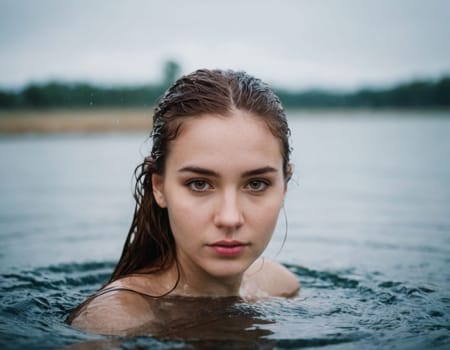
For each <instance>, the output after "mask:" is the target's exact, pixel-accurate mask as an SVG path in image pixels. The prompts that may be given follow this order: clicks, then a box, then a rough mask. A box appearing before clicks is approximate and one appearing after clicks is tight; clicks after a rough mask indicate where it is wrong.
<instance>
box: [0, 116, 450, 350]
mask: <svg viewBox="0 0 450 350" xmlns="http://www.w3.org/2000/svg"><path fill="white" fill-rule="evenodd" d="M290 125H291V128H292V131H293V137H292V140H293V143H294V148H295V151H294V154H293V162H294V164H295V175H294V177H293V181H292V182H291V184H290V188H289V193H288V196H287V199H286V203H285V211H286V215H287V218H288V223H287V242H286V244H285V245H284V247H283V248H282V250H281V252H279V250H280V248H281V245H282V241H283V238H284V232H285V230H286V224H285V222H284V220H283V217H282V216H281V217H280V223H279V225H278V227H277V229H276V232H275V234H274V239H273V241H272V243H271V245H270V246H269V248H268V251H267V253H266V256H267V257H268V258H273V259H277V260H278V261H280V262H282V263H284V264H286V266H287V267H288V268H290V269H291V270H292V271H293V272H294V273H295V274H296V275H297V276H298V278H299V279H300V281H301V282H302V291H301V293H300V295H299V297H298V298H294V299H288V300H286V299H277V298H274V299H269V300H261V301H259V302H257V303H254V304H249V303H245V302H243V301H242V300H233V299H211V300H188V299H186V300H165V301H164V303H161V304H160V306H161V307H162V308H164V307H166V308H167V310H168V311H167V312H168V314H169V310H178V311H180V312H179V314H180V315H184V317H182V316H180V318H174V319H171V320H173V321H171V322H169V323H170V325H168V329H167V331H166V333H164V334H163V333H161V334H159V335H158V336H151V335H148V334H146V333H145V330H144V332H143V333H142V334H141V335H139V336H136V337H128V338H120V337H105V336H100V335H95V334H89V333H85V332H82V331H79V330H76V329H73V328H71V327H69V326H67V325H66V324H65V323H64V319H65V318H66V317H67V314H68V313H69V312H70V310H72V309H73V308H74V307H75V306H76V305H77V304H78V303H79V302H81V301H82V300H83V299H84V298H85V297H86V296H87V295H89V294H90V293H92V292H94V291H95V290H96V289H97V288H99V287H100V286H101V285H102V284H103V283H104V282H105V281H106V280H107V279H108V278H109V275H110V273H111V271H112V269H113V267H114V264H115V261H116V260H117V258H118V257H119V254H120V251H121V247H122V244H123V241H124V238H125V235H126V232H127V229H128V225H129V222H130V220H131V215H132V212H133V203H132V198H131V185H132V183H131V173H132V170H133V168H134V166H135V165H136V164H137V163H138V162H139V160H140V159H141V157H142V154H146V153H147V152H148V149H149V146H150V145H149V143H148V142H146V133H145V132H143V133H120V134H118V133H111V134H92V135H82V134H72V135H21V136H0V159H1V162H0V178H1V182H0V193H1V196H0V237H1V238H0V239H1V246H2V248H1V251H0V273H1V280H0V288H1V294H0V306H1V313H0V348H2V349H17V348H30V349H51V348H64V347H75V348H77V347H78V348H83V347H84V348H86V347H87V346H88V347H91V348H95V347H97V348H124V349H129V348H149V349H150V348H151V349H153V348H161V349H164V348H186V347H187V348H250V349H254V348H257V349H272V348H275V349H293V348H315V347H320V348H324V349H348V348H358V349H359V348H394V347H395V348H400V349H409V348H417V349H422V348H442V349H444V348H447V347H448V346H449V345H450V294H449V292H448V290H449V289H450V273H449V271H450V215H449V213H450V162H449V155H450V114H449V113H448V112H408V113H407V112H403V113H399V112H377V113H375V112H370V111H365V112H361V111H360V112H351V113H344V112H328V113H322V114H321V113H319V112H313V113H306V112H302V113H299V114H298V115H294V113H291V117H290ZM153 302H154V301H153ZM172 306H173V308H172ZM183 310H184V311H183ZM196 310H197V312H196ZM186 315H187V316H189V317H186Z"/></svg>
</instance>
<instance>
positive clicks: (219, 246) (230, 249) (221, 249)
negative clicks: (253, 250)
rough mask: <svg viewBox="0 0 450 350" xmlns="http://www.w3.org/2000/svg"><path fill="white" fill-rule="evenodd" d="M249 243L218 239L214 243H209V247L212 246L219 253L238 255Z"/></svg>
mask: <svg viewBox="0 0 450 350" xmlns="http://www.w3.org/2000/svg"><path fill="white" fill-rule="evenodd" d="M247 245H248V243H244V242H240V241H235V240H233V241H227V240H222V241H217V242H214V243H212V244H208V247H210V248H212V249H213V250H214V251H215V252H216V253H217V254H219V255H222V256H237V255H239V254H241V253H242V251H243V250H244V248H245V247H246V246H247Z"/></svg>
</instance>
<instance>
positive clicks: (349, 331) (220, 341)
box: [0, 262, 450, 349]
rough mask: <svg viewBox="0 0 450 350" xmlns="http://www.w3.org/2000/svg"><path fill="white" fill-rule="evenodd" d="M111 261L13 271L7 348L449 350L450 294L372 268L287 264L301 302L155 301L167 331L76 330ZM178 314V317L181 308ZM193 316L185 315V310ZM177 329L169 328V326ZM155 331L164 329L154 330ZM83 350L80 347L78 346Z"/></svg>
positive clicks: (0, 324) (4, 292) (0, 329)
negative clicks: (124, 334)
mask: <svg viewBox="0 0 450 350" xmlns="http://www.w3.org/2000/svg"><path fill="white" fill-rule="evenodd" d="M113 267H114V263H112V262H90V263H84V264H62V265H55V266H48V267H40V268H36V269H32V270H23V271H19V272H15V273H9V274H4V275H2V276H1V281H0V288H1V294H0V305H1V315H0V335H1V337H0V348H1V349H16V348H28V349H44V348H45V349H48V348H63V347H66V346H69V345H71V344H85V345H86V346H92V347H95V346H97V347H101V348H123V349H128V348H129V349H136V348H143V349H145V348H148V349H154V348H156V349H169V348H170V349H172V348H225V349H226V348H228V349H236V348H239V349H246V348H249V349H254V348H259V349H272V348H277V349H295V348H303V347H320V348H321V349H323V348H333V349H336V348H348V346H350V344H352V345H351V346H354V347H364V348H370V347H375V348H379V347H388V348H392V347H400V348H402V347H408V346H410V345H412V344H422V345H424V347H425V348H426V347H431V346H433V347H441V346H442V347H443V346H445V345H448V344H450V327H449V324H450V317H449V315H450V299H449V298H448V297H446V296H443V295H442V293H440V292H439V290H436V289H432V288H429V287H425V286H421V285H411V284H410V283H408V282H405V281H392V280H386V279H383V277H384V276H383V274H381V273H380V272H376V271H375V272H373V273H372V274H369V275H365V276H358V275H357V274H356V273H355V272H354V271H352V270H347V271H318V270H313V269H307V268H304V267H301V266H296V265H287V267H288V268H289V269H290V270H291V271H292V272H294V273H295V274H296V275H297V276H298V278H299V279H300V280H301V282H302V288H303V289H302V293H301V295H300V296H299V297H297V298H293V299H283V298H272V299H267V300H261V301H259V302H256V303H254V304H248V303H245V302H243V301H242V300H237V299H236V300H233V299H227V298H224V299H221V300H220V299H219V300H218V299H210V300H205V299H203V300H200V301H199V300H198V299H189V298H179V300H177V299H174V298H172V299H166V300H164V302H163V301H162V300H153V301H152V302H153V303H155V307H156V305H157V306H158V307H160V308H162V309H164V307H166V310H164V314H165V315H167V316H166V317H169V316H170V315H172V316H170V317H172V319H170V317H169V318H168V319H167V322H162V324H163V325H166V327H165V328H164V332H161V333H160V334H159V336H149V335H147V334H148V333H147V334H140V335H139V336H135V337H130V338H126V339H122V338H115V337H112V338H111V337H104V336H101V335H95V334H89V333H85V332H82V331H79V330H77V329H73V328H71V327H69V326H68V325H66V324H65V323H64V320H65V318H66V317H67V315H68V314H69V313H70V311H71V310H72V309H73V308H74V307H75V306H76V305H78V304H79V303H80V302H81V301H83V300H84V299H85V298H86V297H87V296H88V295H89V294H91V293H93V292H94V291H95V290H96V289H98V288H99V287H100V286H101V285H102V284H104V283H105V282H106V281H107V280H108V278H109V276H110V273H111V271H112V269H113ZM174 312H175V313H174ZM183 315H184V316H183ZM167 325H170V327H167ZM152 334H155V333H152ZM79 346H81V345H79Z"/></svg>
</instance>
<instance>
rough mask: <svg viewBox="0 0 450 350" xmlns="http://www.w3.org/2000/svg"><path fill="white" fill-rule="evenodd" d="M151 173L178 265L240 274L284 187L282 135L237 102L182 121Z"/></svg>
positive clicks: (269, 225)
mask: <svg viewBox="0 0 450 350" xmlns="http://www.w3.org/2000/svg"><path fill="white" fill-rule="evenodd" d="M152 181H153V188H154V194H155V199H156V200H157V202H158V204H159V206H161V207H166V208H167V210H168V215H169V220H170V225H171V228H172V231H173V235H174V238H175V242H176V249H177V257H178V260H179V263H180V265H181V267H182V269H183V271H185V272H186V271H188V272H190V273H195V274H197V276H204V277H205V278H211V277H212V278H226V277H239V276H241V275H242V273H243V272H244V271H245V270H246V269H247V268H248V267H249V266H250V264H251V263H252V262H254V261H255V260H256V258H257V257H258V256H259V255H260V254H261V253H262V252H263V250H264V248H265V247H266V246H267V244H268V243H269V240H270V238H271V236H272V233H273V230H274V228H275V225H276V221H277V218H278V214H279V211H280V209H281V206H282V203H283V198H284V194H285V190H286V183H285V178H284V174H283V159H282V155H281V145H280V142H279V140H278V139H277V138H276V137H275V136H273V135H272V133H271V132H270V130H269V129H268V127H267V126H266V124H265V122H264V121H262V120H261V118H258V117H256V116H254V115H251V114H249V113H246V112H244V111H240V110H235V111H233V113H231V115H230V116H226V117H224V116H218V115H208V114H206V115H201V116H198V117H193V118H189V119H187V120H186V121H184V122H183V124H182V127H181V129H180V132H179V134H178V136H177V138H176V139H175V140H174V141H172V142H171V144H170V151H169V154H168V156H167V159H166V165H165V169H164V175H153V178H152Z"/></svg>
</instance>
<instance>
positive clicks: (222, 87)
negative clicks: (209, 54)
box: [109, 69, 291, 282]
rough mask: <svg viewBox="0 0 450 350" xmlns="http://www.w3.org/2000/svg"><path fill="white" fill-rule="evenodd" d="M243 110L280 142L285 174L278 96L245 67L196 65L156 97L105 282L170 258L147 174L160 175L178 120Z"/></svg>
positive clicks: (286, 152) (165, 226) (163, 214)
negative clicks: (120, 243)
mask: <svg viewBox="0 0 450 350" xmlns="http://www.w3.org/2000/svg"><path fill="white" fill-rule="evenodd" d="M234 110H242V111H246V112H248V113H250V114H252V115H254V116H255V117H258V118H261V119H262V120H263V121H265V123H266V125H267V127H268V128H269V129H270V131H271V133H272V134H273V135H274V136H275V137H276V138H277V139H278V140H279V141H280V145H281V153H282V157H283V171H284V176H285V179H286V181H288V180H289V178H290V170H289V157H290V152H291V148H290V145H289V136H290V130H289V127H288V124H287V120H286V115H285V112H284V109H283V106H282V104H281V102H280V99H279V98H278V97H277V96H276V95H275V93H274V92H273V91H272V90H271V89H270V88H269V86H268V85H267V84H265V83H263V82H262V81H261V80H260V79H257V78H255V77H253V76H251V75H249V74H247V73H245V72H236V71H232V70H207V69H200V70H197V71H195V72H193V73H191V74H189V75H186V76H183V77H181V78H180V79H179V80H177V81H176V82H175V83H174V84H173V85H172V86H171V87H170V88H169V89H168V90H167V91H166V93H165V94H164V96H163V97H162V98H161V99H160V101H159V103H158V105H157V107H156V108H155V111H154V115H153V130H152V132H151V134H150V137H151V139H152V141H153V145H152V150H151V154H150V156H148V157H146V158H145V160H144V161H143V162H142V163H141V164H140V165H139V166H138V167H137V168H136V170H135V177H136V185H135V192H134V199H135V200H136V206H135V210H134V216H133V220H132V223H131V227H130V229H129V232H128V236H127V238H126V241H125V245H124V247H123V251H122V255H121V257H120V260H119V262H118V263H117V265H116V267H115V269H114V271H113V274H112V276H111V279H110V281H109V282H112V281H115V280H117V279H119V278H121V277H124V276H127V275H130V274H133V273H137V272H143V271H145V269H147V270H148V271H159V270H163V269H165V268H167V267H169V266H170V265H171V264H172V263H173V262H174V261H176V255H175V241H174V238H173V234H172V231H171V228H170V224H169V218H168V213H167V209H166V208H161V207H159V206H158V204H157V203H156V200H155V198H154V195H153V188H152V174H163V173H164V167H165V162H166V159H167V156H168V153H169V148H170V143H171V141H173V140H175V139H176V137H177V135H178V133H179V130H180V127H181V126H182V123H183V121H184V120H186V119H187V118H190V117H199V116H201V115H203V114H215V115H221V116H225V117H226V116H228V115H230V114H231V113H232V112H233V111H234Z"/></svg>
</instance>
